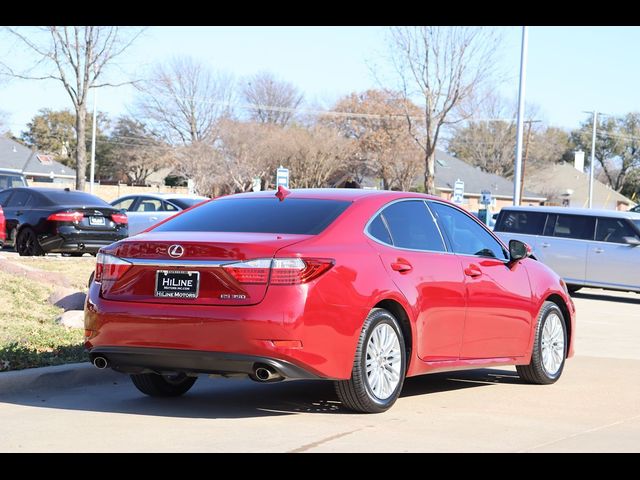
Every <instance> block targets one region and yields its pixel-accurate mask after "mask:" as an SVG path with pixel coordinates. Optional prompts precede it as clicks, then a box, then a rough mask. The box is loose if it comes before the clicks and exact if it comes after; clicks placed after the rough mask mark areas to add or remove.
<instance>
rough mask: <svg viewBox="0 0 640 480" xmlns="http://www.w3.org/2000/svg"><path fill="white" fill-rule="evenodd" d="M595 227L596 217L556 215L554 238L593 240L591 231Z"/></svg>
mask: <svg viewBox="0 0 640 480" xmlns="http://www.w3.org/2000/svg"><path fill="white" fill-rule="evenodd" d="M595 226H596V217H587V216H583V215H562V214H560V215H558V220H557V221H556V225H555V228H554V229H553V236H554V237H561V238H577V239H580V240H593V231H594V229H595Z"/></svg>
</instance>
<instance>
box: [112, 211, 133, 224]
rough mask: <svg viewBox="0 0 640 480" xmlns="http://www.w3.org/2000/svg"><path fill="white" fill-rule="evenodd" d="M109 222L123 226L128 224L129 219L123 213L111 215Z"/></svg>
mask: <svg viewBox="0 0 640 480" xmlns="http://www.w3.org/2000/svg"><path fill="white" fill-rule="evenodd" d="M111 220H113V221H114V222H116V223H124V224H127V223H129V219H128V218H127V216H126V215H125V214H124V213H112V214H111Z"/></svg>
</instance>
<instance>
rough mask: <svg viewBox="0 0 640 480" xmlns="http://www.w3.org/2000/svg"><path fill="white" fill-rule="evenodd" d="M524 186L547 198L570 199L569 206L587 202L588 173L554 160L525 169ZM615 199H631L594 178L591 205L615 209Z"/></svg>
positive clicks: (619, 200)
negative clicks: (544, 164)
mask: <svg viewBox="0 0 640 480" xmlns="http://www.w3.org/2000/svg"><path fill="white" fill-rule="evenodd" d="M525 186H526V187H528V188H531V189H533V190H537V191H539V192H541V193H543V194H545V195H546V196H547V197H548V198H549V200H551V201H553V200H555V201H560V200H563V199H568V200H569V205H570V206H572V207H582V208H584V207H586V206H587V204H588V202H589V175H588V174H586V173H584V172H582V171H580V170H577V169H576V168H575V167H574V166H573V165H571V164H569V163H554V164H552V165H546V166H544V167H542V168H536V169H535V170H534V169H527V172H526V176H525ZM618 202H623V203H626V204H628V205H629V206H633V205H635V203H634V202H632V201H631V200H629V199H628V198H627V197H625V196H624V195H622V194H621V193H619V192H616V191H615V190H613V189H612V188H611V187H609V186H607V185H605V184H604V183H602V182H599V181H598V180H596V179H594V180H593V207H594V208H604V209H615V208H616V207H617V205H618Z"/></svg>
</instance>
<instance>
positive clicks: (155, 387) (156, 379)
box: [130, 373, 198, 397]
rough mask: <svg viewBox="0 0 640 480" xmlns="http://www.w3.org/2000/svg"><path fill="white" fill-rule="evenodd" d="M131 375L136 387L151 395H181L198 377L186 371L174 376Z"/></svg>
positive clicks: (154, 374) (153, 374)
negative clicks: (191, 375)
mask: <svg viewBox="0 0 640 480" xmlns="http://www.w3.org/2000/svg"><path fill="white" fill-rule="evenodd" d="M130 376H131V381H132V382H133V384H134V385H135V386H136V388H137V389H138V390H140V391H141V392H142V393H144V394H145V395H149V396H150V397H179V396H180V395H184V394H185V393H187V392H188V391H189V389H190V388H191V387H193V384H194V383H195V382H196V380H197V379H198V377H188V376H187V375H185V374H184V373H179V374H177V375H173V376H169V375H158V374H156V373H139V374H133V375H130Z"/></svg>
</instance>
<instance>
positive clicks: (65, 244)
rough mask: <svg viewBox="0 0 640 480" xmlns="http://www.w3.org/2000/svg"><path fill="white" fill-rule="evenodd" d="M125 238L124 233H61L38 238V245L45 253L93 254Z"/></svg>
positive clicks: (125, 233) (125, 234)
mask: <svg viewBox="0 0 640 480" xmlns="http://www.w3.org/2000/svg"><path fill="white" fill-rule="evenodd" d="M126 236H127V232H126V229H125V231H124V232H122V231H119V232H97V231H92V232H78V231H71V232H63V231H60V232H59V233H58V234H57V235H49V236H45V237H41V238H39V239H38V240H39V243H40V246H41V247H42V249H43V250H44V251H45V252H53V253H65V252H89V253H95V252H97V251H98V250H99V249H100V248H102V247H106V246H107V245H111V244H112V243H113V242H117V241H118V240H122V239H123V238H125V237H126Z"/></svg>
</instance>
